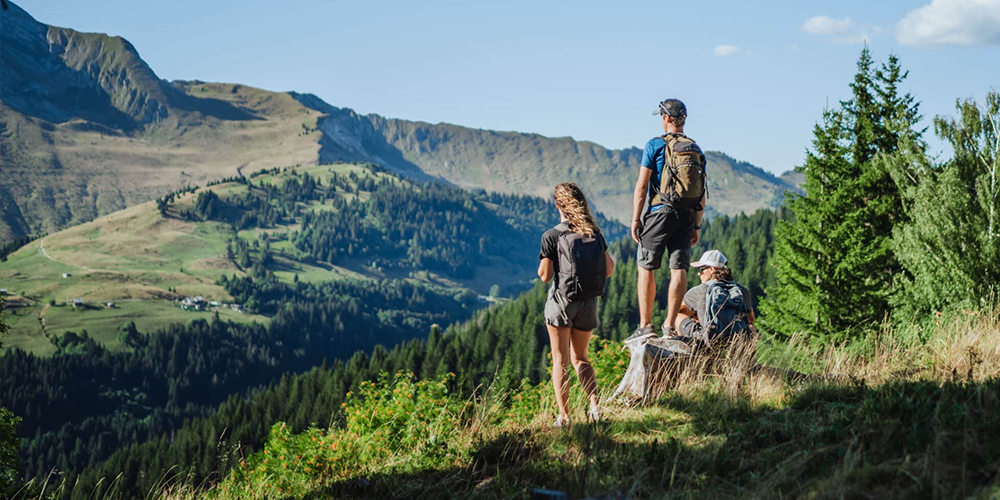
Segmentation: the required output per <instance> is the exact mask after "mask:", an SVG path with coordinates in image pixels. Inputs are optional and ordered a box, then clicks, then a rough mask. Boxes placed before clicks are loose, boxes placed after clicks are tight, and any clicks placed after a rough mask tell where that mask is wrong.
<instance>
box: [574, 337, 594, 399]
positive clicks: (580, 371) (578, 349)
mask: <svg viewBox="0 0 1000 500" xmlns="http://www.w3.org/2000/svg"><path fill="white" fill-rule="evenodd" d="M590 334H591V332H589V331H583V330H576V329H574V330H572V331H571V333H570V344H571V345H572V348H573V351H572V352H573V368H574V369H576V377H577V378H578V379H580V385H581V386H583V392H584V394H586V395H587V398H588V399H590V407H591V408H594V407H596V406H597V377H596V376H595V375H594V367H593V366H592V365H591V364H590V359H589V358H588V357H587V350H588V348H589V347H590Z"/></svg>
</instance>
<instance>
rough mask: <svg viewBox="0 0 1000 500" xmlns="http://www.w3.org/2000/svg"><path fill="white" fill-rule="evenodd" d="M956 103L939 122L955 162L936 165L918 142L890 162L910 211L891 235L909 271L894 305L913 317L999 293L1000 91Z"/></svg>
mask: <svg viewBox="0 0 1000 500" xmlns="http://www.w3.org/2000/svg"><path fill="white" fill-rule="evenodd" d="M956 108H957V112H958V117H957V119H956V118H942V117H939V118H937V119H935V121H934V128H935V131H936V133H937V135H938V136H940V137H941V138H943V139H945V140H947V141H948V143H949V144H950V145H951V147H952V149H953V150H954V151H955V155H954V157H953V158H952V159H951V160H949V161H948V162H946V163H944V164H943V165H934V164H933V163H932V162H931V160H930V159H929V158H928V157H927V155H926V154H925V153H924V151H923V150H922V148H921V146H920V145H919V144H917V145H916V146H909V147H904V149H903V150H902V151H900V152H899V153H898V154H896V155H893V156H891V157H888V158H886V162H885V164H886V166H887V168H888V169H889V170H890V171H891V172H892V173H893V175H894V178H895V180H896V181H897V183H898V184H899V186H900V188H901V189H902V191H903V194H904V201H905V203H906V206H907V211H908V212H909V214H910V217H911V220H910V221H909V222H907V223H906V224H903V225H900V226H898V227H897V228H896V230H895V232H894V235H893V243H894V250H895V252H896V253H897V255H898V256H899V259H900V261H901V262H902V263H903V265H904V266H905V268H906V269H907V270H908V271H909V273H908V275H907V276H906V278H905V282H904V287H903V289H904V293H902V294H901V295H900V296H899V297H898V298H897V301H896V302H897V307H898V309H899V311H900V312H902V313H905V314H907V315H911V316H912V315H920V314H924V313H929V312H931V311H936V310H937V311H940V310H943V309H946V308H947V307H949V306H961V307H976V306H981V305H983V302H984V301H987V300H990V299H991V298H992V299H993V300H995V299H996V295H995V294H996V293H997V292H998V291H1000V290H998V288H997V286H998V285H997V284H998V283H1000V229H998V226H1000V172H998V170H1000V93H997V92H995V91H994V92H990V93H989V94H987V96H986V101H985V103H984V104H982V105H980V104H978V103H976V102H975V101H972V100H966V101H958V102H957V103H956ZM906 144H908V143H907V142H905V141H904V145H906ZM907 319H911V318H907Z"/></svg>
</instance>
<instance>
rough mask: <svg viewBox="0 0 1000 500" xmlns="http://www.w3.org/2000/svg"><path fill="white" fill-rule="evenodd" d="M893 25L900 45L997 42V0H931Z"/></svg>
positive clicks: (999, 22)
mask: <svg viewBox="0 0 1000 500" xmlns="http://www.w3.org/2000/svg"><path fill="white" fill-rule="evenodd" d="M896 28H897V32H896V39H897V40H899V43H901V44H903V45H1000V0H931V3H930V5H925V6H923V7H920V8H917V9H914V10H912V11H910V12H909V13H908V14H906V17H904V18H903V20H902V21H900V22H899V24H898V25H897V26H896Z"/></svg>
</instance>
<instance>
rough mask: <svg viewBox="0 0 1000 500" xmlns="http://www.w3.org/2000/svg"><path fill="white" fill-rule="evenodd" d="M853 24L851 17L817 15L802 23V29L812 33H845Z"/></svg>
mask: <svg viewBox="0 0 1000 500" xmlns="http://www.w3.org/2000/svg"><path fill="white" fill-rule="evenodd" d="M853 24H854V23H853V22H852V21H851V18H849V17H845V18H843V19H834V18H832V17H829V16H816V17H813V18H810V19H809V20H807V21H806V22H804V23H802V27H801V29H802V31H805V32H806V33H809V34H812V35H824V36H828V35H843V34H845V33H847V30H849V29H851V26H852V25H853Z"/></svg>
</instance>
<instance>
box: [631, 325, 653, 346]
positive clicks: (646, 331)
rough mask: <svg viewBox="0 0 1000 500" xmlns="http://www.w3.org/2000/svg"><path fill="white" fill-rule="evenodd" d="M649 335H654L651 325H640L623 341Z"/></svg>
mask: <svg viewBox="0 0 1000 500" xmlns="http://www.w3.org/2000/svg"><path fill="white" fill-rule="evenodd" d="M649 335H653V336H656V334H655V333H653V325H646V326H640V327H639V328H636V329H635V332H634V333H632V335H630V336H629V338H627V339H625V342H628V341H629V340H633V339H637V338H639V337H647V336H649Z"/></svg>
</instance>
